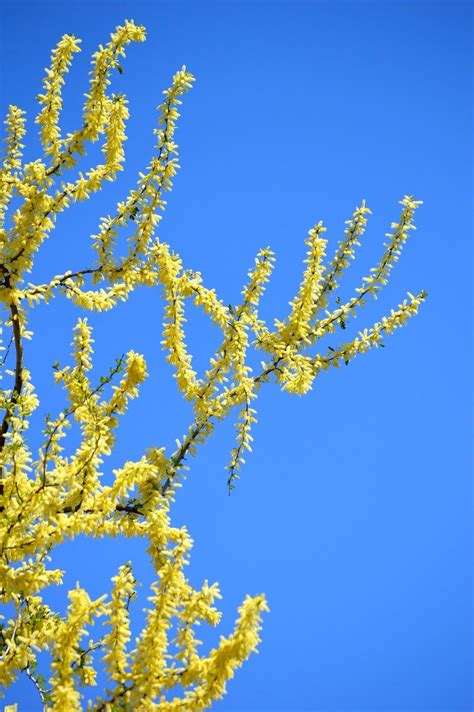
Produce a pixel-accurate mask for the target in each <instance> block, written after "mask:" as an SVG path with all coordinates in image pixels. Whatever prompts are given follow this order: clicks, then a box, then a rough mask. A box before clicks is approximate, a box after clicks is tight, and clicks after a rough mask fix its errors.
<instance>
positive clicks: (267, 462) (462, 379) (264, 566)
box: [0, 0, 473, 712]
mask: <svg viewBox="0 0 474 712" xmlns="http://www.w3.org/2000/svg"><path fill="white" fill-rule="evenodd" d="M125 18H133V19H134V20H135V21H136V22H139V23H142V24H144V25H145V26H146V27H147V29H148V40H147V42H146V43H145V44H144V45H139V46H134V47H132V48H131V50H130V51H129V53H128V58H127V60H126V61H125V62H124V70H125V71H124V74H123V76H120V75H117V76H116V77H115V78H114V82H115V84H114V86H115V87H116V88H117V90H120V91H125V92H126V93H127V94H128V97H129V99H130V109H131V113H132V118H131V120H130V122H129V130H128V135H129V141H128V143H127V145H126V149H127V156H128V158H127V164H126V171H125V175H124V176H121V177H120V180H119V181H118V183H117V184H116V185H114V186H109V187H107V190H106V191H104V192H103V193H101V194H99V196H97V197H96V198H95V199H94V200H93V201H92V202H91V203H90V204H88V205H87V206H85V205H79V206H76V207H75V208H74V209H72V210H71V211H70V213H69V214H68V215H66V214H65V215H64V216H63V217H61V219H60V220H59V222H58V230H57V233H56V234H55V236H54V237H53V238H52V239H51V241H50V242H49V243H48V244H47V245H45V248H44V251H43V253H42V255H41V257H40V258H39V261H38V265H37V269H36V272H35V274H36V275H37V276H38V277H39V278H43V277H46V276H47V275H51V274H54V273H57V271H59V270H62V269H67V268H72V269H74V268H75V267H76V268H77V267H79V268H80V267H83V266H85V265H86V264H87V260H88V255H89V244H88V242H89V235H90V234H91V233H93V232H94V231H95V228H96V225H97V218H98V216H99V215H101V214H106V213H107V212H109V211H110V210H111V209H112V206H113V205H114V202H115V201H116V200H117V199H118V198H119V197H120V196H121V195H122V194H124V193H125V191H126V189H127V187H128V186H130V185H132V184H133V183H134V181H135V175H136V172H137V171H138V170H140V169H141V168H142V167H143V166H144V165H146V162H147V160H148V158H149V156H150V153H151V150H152V146H153V136H152V129H153V128H154V125H155V117H156V113H155V109H154V107H155V106H156V104H157V103H159V100H160V96H161V90H162V89H163V88H165V87H166V86H167V83H168V80H169V78H170V76H171V75H172V73H173V71H175V70H176V69H177V68H179V67H180V66H181V65H182V64H183V63H186V64H187V65H188V67H189V69H190V70H191V71H192V72H193V73H194V74H195V75H196V77H197V82H196V85H195V88H194V89H193V91H192V92H191V93H190V94H189V95H188V96H187V97H186V98H185V102H184V104H183V108H182V120H181V122H180V128H179V132H178V134H177V138H178V142H179V144H180V147H181V150H180V157H181V165H182V169H181V171H180V173H179V176H178V177H177V179H176V182H175V190H174V192H173V193H172V195H170V196H169V207H168V211H167V213H166V216H165V218H164V220H163V222H162V224H161V227H160V236H161V237H162V239H164V240H166V241H167V242H169V243H171V244H172V246H173V247H174V248H175V249H176V250H177V251H178V252H179V253H180V254H181V256H182V257H183V258H184V260H185V264H186V265H187V266H188V267H191V268H193V269H198V270H200V271H201V272H202V273H203V275H204V278H205V280H206V283H207V284H208V285H210V286H215V287H216V289H217V291H218V293H219V294H220V295H221V296H222V298H223V299H224V300H225V302H226V303H228V302H231V303H235V302H236V301H237V299H238V295H239V290H240V288H241V285H242V284H243V282H244V280H245V276H246V271H247V269H248V267H249V266H250V265H251V264H252V261H253V257H254V255H255V253H256V252H257V250H258V248H259V247H262V246H265V245H267V244H270V245H271V246H272V247H273V249H274V250H275V252H276V254H277V258H278V262H277V268H276V271H275V274H274V277H273V281H272V284H271V287H270V288H269V290H268V293H267V296H266V298H265V301H264V306H263V309H264V315H265V317H266V318H268V319H273V317H275V316H277V317H283V316H284V314H285V309H286V305H287V302H288V300H289V299H290V298H291V297H292V296H293V294H294V292H295V290H296V288H297V284H298V279H299V276H300V273H301V266H302V265H301V261H302V259H303V256H304V243H303V240H304V238H305V235H306V231H307V230H308V229H309V228H310V227H311V226H312V225H313V224H314V222H316V221H317V220H319V219H323V220H324V221H325V223H326V224H327V226H328V233H327V234H328V237H329V239H330V241H331V245H333V246H334V245H335V244H336V243H337V241H338V240H339V239H341V236H342V231H343V228H344V220H346V219H348V218H349V217H350V215H351V213H352V211H353V209H354V207H355V205H356V204H358V203H359V202H360V200H361V199H362V198H366V199H367V203H368V205H369V207H371V208H372V210H373V212H374V215H373V217H372V218H371V221H370V225H369V228H368V232H367V236H366V238H365V239H364V246H363V248H362V249H361V251H360V257H359V260H358V261H357V263H355V264H354V265H353V267H352V269H351V270H350V272H347V274H346V279H345V292H344V294H350V290H351V289H352V288H354V287H355V286H357V284H358V282H359V281H360V278H361V276H363V275H364V274H365V273H366V271H367V268H368V267H370V266H371V265H372V264H373V263H374V262H375V261H376V260H377V258H378V256H379V254H380V250H381V249H382V242H383V239H384V233H385V232H386V231H387V230H388V229H389V226H390V222H391V221H392V220H395V219H396V218H397V216H398V214H399V205H398V200H400V199H401V198H402V197H403V195H404V194H405V193H409V194H414V195H415V196H416V197H417V198H419V199H421V200H423V201H424V205H423V207H422V208H421V209H420V210H419V212H418V216H417V226H418V230H417V232H416V233H413V237H412V238H411V240H410V242H409V244H408V245H407V246H406V250H405V252H404V254H403V257H402V259H401V260H400V262H399V264H398V265H397V267H396V269H395V270H394V271H393V276H392V280H391V283H390V285H389V286H388V287H387V289H386V290H385V291H384V292H383V294H382V296H381V298H380V299H379V300H378V301H377V302H374V303H373V304H370V305H369V306H368V307H367V309H366V310H365V311H364V312H362V313H361V315H360V316H359V318H358V320H357V322H356V323H355V324H354V325H353V327H352V328H353V329H354V328H357V327H358V328H362V327H364V326H366V325H367V326H368V325H370V324H371V323H372V322H373V321H375V320H377V319H378V318H379V317H380V316H382V315H383V314H384V313H385V312H386V311H388V310H389V309H390V308H391V307H392V306H395V305H396V304H398V303H399V301H400V300H401V299H403V298H404V296H405V293H406V291H407V290H410V291H412V292H417V291H419V290H421V289H425V290H426V291H427V292H428V293H429V295H430V297H429V300H428V302H427V303H426V305H425V306H424V307H423V309H422V311H421V313H420V315H419V316H418V317H417V318H416V320H413V321H412V322H410V324H409V325H408V326H407V327H406V328H405V329H403V330H400V331H397V332H396V334H394V335H393V336H392V337H391V338H390V339H389V340H388V339H387V341H386V348H385V349H379V350H376V351H374V352H372V353H369V354H367V355H366V356H361V357H359V358H358V359H356V360H355V361H354V362H353V363H352V364H351V365H350V367H348V368H344V369H341V370H340V371H335V370H334V371H332V372H330V373H328V374H326V375H324V376H323V377H321V379H320V380H319V381H317V383H316V386H315V388H314V390H313V391H312V392H311V394H310V395H308V396H306V397H304V398H296V397H290V396H288V395H285V394H282V393H280V392H279V391H278V389H277V388H276V387H275V386H269V387H267V388H266V389H265V390H263V391H262V393H261V397H260V400H259V403H258V406H257V407H258V418H259V422H258V425H257V427H256V428H255V433H254V435H255V447H254V452H253V454H252V456H249V457H248V464H247V466H246V468H245V469H244V470H243V473H242V478H241V480H240V482H239V483H238V486H237V488H236V490H235V491H234V493H233V495H232V496H231V497H229V496H228V495H227V491H226V487H225V477H226V472H225V470H224V469H223V468H224V465H225V464H226V463H227V461H228V457H229V451H230V448H231V447H232V446H233V438H234V432H233V428H232V424H231V423H229V424H224V425H222V426H220V427H218V428H217V430H216V433H215V436H214V438H213V440H212V443H211V444H210V445H209V446H208V447H207V448H205V449H203V450H202V451H201V452H200V453H199V455H198V456H197V458H196V459H195V461H194V462H193V463H192V471H191V473H190V474H189V477H188V480H187V481H186V482H185V485H184V487H183V489H182V490H181V492H180V494H179V497H178V500H177V502H176V506H175V508H174V513H173V516H174V521H175V523H177V524H180V523H186V524H187V525H188V527H189V530H190V533H191V535H192V536H193V537H194V539H195V548H194V550H193V557H192V564H191V567H190V569H189V575H190V577H191V580H192V581H193V582H194V583H195V584H199V583H200V582H201V581H202V580H203V579H204V578H208V579H209V580H211V581H214V580H218V581H219V582H220V584H221V588H222V593H223V596H224V599H223V602H222V606H223V610H224V613H225V616H224V621H223V624H222V627H221V629H220V632H222V633H227V632H229V631H230V629H231V627H232V624H233V620H234V615H235V609H236V607H237V605H238V604H239V602H240V601H241V600H242V599H243V597H244V595H245V593H246V592H250V593H259V592H261V591H265V592H266V594H267V597H268V600H269V604H270V607H271V613H270V614H269V615H267V616H266V617H265V621H264V630H263V643H262V645H261V651H260V654H259V655H258V656H253V657H252V658H251V660H250V661H249V663H248V664H247V665H246V666H245V667H244V668H243V669H242V670H240V671H239V672H238V674H237V676H236V678H235V679H234V680H233V681H232V682H231V684H230V685H229V693H228V696H227V697H226V698H225V700H224V701H223V702H222V703H220V704H218V705H216V707H215V708H216V709H217V710H221V711H222V712H225V711H229V712H230V711H231V710H232V711H234V712H237V711H238V712H264V711H268V712H270V711H276V710H279V711H283V710H284V711H285V712H299V711H300V710H301V711H302V710H307V711H308V710H312V711H314V712H316V711H317V712H441V711H443V712H468V711H470V710H472V709H473V704H472V698H471V684H470V681H471V676H472V666H471V641H472V626H471V570H472V562H471V520H472V505H471V487H470V475H471V466H472V461H471V454H470V449H469V444H468V442H469V438H470V432H471V428H470V424H471V408H470V387H471V364H472V349H471V321H472V320H471V305H472V301H471V298H472V281H471V267H472V250H471V240H472V223H471V214H472V205H471V195H470V187H471V185H470V180H471V178H470V166H471V161H472V150H471V138H470V129H471V128H472V101H471V99H472V96H471V89H470V86H471V85H470V72H471V69H470V51H471V46H472V18H471V5H470V3H456V2H444V3H429V2H394V3H388V2H368V3H359V2H344V3H343V2H331V3H329V2H328V3H324V2H290V1H287V2H283V1H274V2H258V1H255V2H219V3H207V2H201V1H200V0H196V1H195V2H193V3H189V4H186V3H183V2H172V3H165V2H149V3H143V2H140V1H139V0H137V1H135V0H134V1H133V2H132V1H131V0H127V1H126V2H113V3H105V2H81V3H78V2H67V3H57V4H56V3H53V2H37V3H32V4H29V3H26V2H23V1H22V0H19V1H18V2H16V3H12V2H3V3H2V7H1V10H0V25H1V46H0V50H1V71H2V74H1V84H0V87H1V92H0V99H1V108H2V112H4V111H5V109H6V107H7V105H8V104H9V103H15V104H18V105H19V106H20V107H23V108H24V109H26V110H27V112H28V116H29V128H30V130H31V131H32V132H34V131H35V128H34V126H33V122H32V117H33V116H34V115H35V112H36V107H35V100H34V97H35V95H36V94H37V93H38V92H39V91H40V89H41V78H42V76H43V68H44V67H45V66H46V65H47V64H48V61H49V54H50V50H51V49H52V47H53V45H54V44H55V43H56V41H57V40H58V39H59V37H60V36H61V35H62V34H63V33H74V34H76V35H77V36H79V37H81V38H82V39H83V53H82V54H81V55H80V57H79V58H77V59H76V60H75V64H74V69H73V71H72V72H71V74H70V75H69V77H70V81H69V85H68V88H67V90H66V92H65V97H66V101H67V108H66V109H65V113H64V123H65V128H66V129H67V130H72V129H73V128H75V127H76V125H77V124H78V121H79V117H80V102H81V99H80V95H81V93H82V92H83V91H84V90H85V88H86V73H87V71H88V62H89V54H90V53H91V52H92V51H94V49H95V47H96V45H97V44H98V43H99V42H105V41H106V40H107V37H108V34H109V32H110V31H112V29H113V28H114V27H115V25H116V24H118V23H120V22H121V21H123V20H124V19H125ZM28 145H29V153H28V155H29V156H30V157H34V150H35V149H36V145H37V144H36V140H35V139H34V138H33V137H31V138H30V139H29V141H28ZM161 315H162V302H161V301H160V299H159V294H158V292H150V291H147V290H142V291H140V292H139V293H136V294H135V295H134V296H133V298H131V299H130V301H129V302H128V303H127V304H125V305H122V306H120V307H119V308H117V309H116V310H115V311H114V312H112V313H110V314H104V315H99V316H93V318H92V323H93V324H94V325H95V327H96V330H97V331H96V346H97V373H98V374H100V373H101V371H102V372H103V371H104V370H105V369H106V368H107V365H108V364H110V363H112V362H113V360H114V358H115V356H118V355H120V354H121V353H123V352H124V351H126V350H128V349H130V348H134V349H136V350H138V351H141V352H143V353H144V354H145V356H146V358H147V361H148V364H149V370H150V373H151V375H150V378H149V380H148V381H147V383H146V384H145V386H144V387H143V389H142V397H141V398H140V399H139V400H138V401H135V402H134V403H133V406H132V407H131V408H130V411H129V414H128V416H127V418H126V420H125V421H124V423H123V424H122V427H121V429H120V431H119V438H118V445H117V451H116V453H115V454H114V456H113V458H112V461H111V465H110V467H112V466H114V465H118V464H120V463H122V462H123V461H124V460H125V459H127V458H132V457H138V456H140V454H141V453H142V451H143V450H144V448H146V447H148V446H149V445H151V444H153V443H154V444H157V445H160V444H162V445H166V446H167V447H172V446H173V444H174V439H175V438H176V437H180V436H181V435H182V433H183V432H184V430H185V429H186V427H187V425H188V422H189V418H190V411H189V408H188V407H187V406H186V405H185V404H183V403H182V402H180V401H179V396H178V395H177V392H176V389H175V384H174V381H173V379H172V376H171V370H170V368H169V367H168V366H167V364H166V363H165V360H164V355H163V353H162V352H161V351H160V346H159V342H160V338H161V335H160V323H161ZM77 316H78V315H77V312H75V311H74V310H73V309H72V308H71V306H70V305H69V304H66V303H65V301H64V300H58V301H56V303H55V304H54V305H52V306H50V307H48V308H47V309H44V308H43V307H40V308H38V309H36V311H35V312H34V313H33V315H32V325H33V329H34V331H35V335H36V336H35V340H34V341H33V342H32V344H31V346H30V347H29V349H28V352H27V357H28V359H29V365H30V367H31V369H32V372H33V377H34V379H35V381H36V384H37V387H38V392H39V394H40V396H41V398H42V401H43V405H42V408H43V412H44V411H46V410H51V409H54V408H55V407H59V405H60V403H61V399H60V394H59V393H55V392H53V391H52V388H51V386H52V371H51V364H52V363H53V361H54V360H56V358H59V359H60V360H62V361H63V362H64V361H65V359H66V356H67V353H68V344H69V342H70V334H71V329H72V326H73V325H74V323H75V319H76V318H77ZM189 329H190V342H191V345H192V348H193V350H194V351H195V352H196V363H197V365H198V366H199V367H200V368H203V367H204V365H205V363H206V358H207V357H208V356H209V354H210V351H211V347H212V345H213V344H214V343H215V341H216V337H215V335H214V334H213V333H211V332H210V330H209V328H208V326H207V324H206V322H205V319H204V318H203V317H201V316H190V324H189ZM351 333H352V332H351ZM40 422H41V421H40V419H39V418H38V419H37V421H36V425H38V426H39V424H40ZM130 558H132V559H133V563H134V566H135V573H136V576H137V578H138V579H142V580H144V581H145V582H149V581H150V580H151V578H152V574H151V572H150V569H149V565H148V562H147V561H146V556H145V553H144V551H143V549H142V547H141V545H140V544H133V543H131V542H126V541H121V540H117V541H114V542H112V543H110V542H96V541H91V542H86V541H80V542H75V543H71V544H67V545H65V546H63V547H61V548H60V549H59V550H58V552H57V554H56V556H55V559H54V560H55V561H56V562H58V565H61V566H64V567H65V568H67V570H68V573H67V582H68V584H69V585H70V586H74V585H75V581H76V580H80V582H81V584H82V585H84V586H86V587H87V588H88V590H89V591H90V593H91V595H100V594H101V593H103V592H104V591H108V590H109V579H110V577H111V576H112V575H114V574H115V572H116V570H117V568H118V566H119V565H120V564H121V563H123V562H125V561H126V560H128V559H130ZM142 589H143V590H142V593H141V594H140V596H141V598H140V600H141V601H144V599H145V597H146V594H147V589H146V586H143V587H142ZM54 601H55V603H56V604H57V605H58V606H59V607H61V606H63V605H64V601H65V599H64V594H63V593H62V592H58V593H56V594H55V598H54ZM213 636H217V633H216V632H215V631H214V632H213V633H212V635H210V636H207V635H206V641H212V640H215V639H216V637H213ZM13 699H16V700H17V701H19V702H20V710H21V712H34V711H35V710H37V709H39V707H38V704H37V700H36V698H35V692H34V690H33V688H32V685H31V683H29V682H28V681H26V682H25V683H21V684H19V685H18V686H17V687H16V688H14V689H13V690H12V691H11V692H9V693H8V696H7V700H13Z"/></svg>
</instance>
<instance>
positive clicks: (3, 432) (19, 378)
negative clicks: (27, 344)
mask: <svg viewBox="0 0 474 712" xmlns="http://www.w3.org/2000/svg"><path fill="white" fill-rule="evenodd" d="M5 287H6V288H7V289H8V288H10V275H7V276H6V277H5ZM10 315H11V322H12V330H13V342H14V344H15V356H16V359H15V381H14V384H13V390H12V393H11V396H10V400H9V402H8V403H7V407H6V410H5V415H4V416H3V421H2V426H1V428H0V455H1V454H2V452H3V450H4V448H5V443H6V439H7V433H8V430H9V427H10V423H11V419H12V415H13V410H14V407H15V404H16V403H17V402H18V399H19V397H20V395H21V391H22V388H23V345H22V343H21V327H20V314H19V312H18V307H17V305H16V304H15V302H11V304H10ZM2 479H3V465H2V464H0V498H2V499H3V492H4V487H3V483H2V482H1V480H2ZM4 508H5V507H4V505H3V504H0V512H3V510H4Z"/></svg>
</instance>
